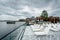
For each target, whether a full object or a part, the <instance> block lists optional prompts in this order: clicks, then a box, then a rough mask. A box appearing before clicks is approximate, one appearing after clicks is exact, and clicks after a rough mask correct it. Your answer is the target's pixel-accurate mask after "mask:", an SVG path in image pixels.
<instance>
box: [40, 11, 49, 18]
mask: <svg viewBox="0 0 60 40" xmlns="http://www.w3.org/2000/svg"><path fill="white" fill-rule="evenodd" d="M41 17H44V18H48V13H47V11H46V10H43V11H42V14H41Z"/></svg>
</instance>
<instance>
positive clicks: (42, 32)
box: [31, 26, 50, 35]
mask: <svg viewBox="0 0 60 40" xmlns="http://www.w3.org/2000/svg"><path fill="white" fill-rule="evenodd" d="M31 28H32V26H31ZM49 29H50V28H49V27H45V28H44V26H41V27H40V28H38V29H37V28H35V29H33V28H32V31H33V32H34V34H35V35H47V34H48V32H49Z"/></svg>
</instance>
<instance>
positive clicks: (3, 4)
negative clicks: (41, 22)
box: [0, 0, 60, 20]
mask: <svg viewBox="0 0 60 40" xmlns="http://www.w3.org/2000/svg"><path fill="white" fill-rule="evenodd" d="M43 10H47V12H48V14H49V16H50V15H53V16H60V0H0V19H9V20H10V19H12V18H14V19H20V18H26V17H31V16H40V14H41V12H42V11H43Z"/></svg>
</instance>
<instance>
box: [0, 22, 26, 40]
mask: <svg viewBox="0 0 60 40" xmlns="http://www.w3.org/2000/svg"><path fill="white" fill-rule="evenodd" d="M23 25H25V23H24V24H23ZM23 25H20V26H23ZM20 26H19V27H17V28H15V29H14V30H12V31H11V32H9V33H7V34H6V35H4V36H3V37H1V38H0V40H2V39H4V38H5V37H7V36H8V35H9V34H11V33H12V32H14V31H15V30H17V29H18V28H20Z"/></svg>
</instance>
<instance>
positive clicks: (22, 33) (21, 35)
mask: <svg viewBox="0 0 60 40" xmlns="http://www.w3.org/2000/svg"><path fill="white" fill-rule="evenodd" d="M25 29H26V27H25V28H24V29H23V32H21V33H20V35H19V37H18V39H17V40H19V39H20V40H22V38H23V35H24V32H25ZM20 37H21V38H20Z"/></svg>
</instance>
